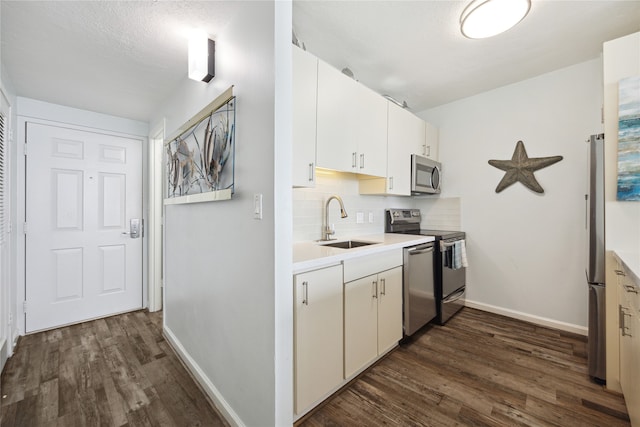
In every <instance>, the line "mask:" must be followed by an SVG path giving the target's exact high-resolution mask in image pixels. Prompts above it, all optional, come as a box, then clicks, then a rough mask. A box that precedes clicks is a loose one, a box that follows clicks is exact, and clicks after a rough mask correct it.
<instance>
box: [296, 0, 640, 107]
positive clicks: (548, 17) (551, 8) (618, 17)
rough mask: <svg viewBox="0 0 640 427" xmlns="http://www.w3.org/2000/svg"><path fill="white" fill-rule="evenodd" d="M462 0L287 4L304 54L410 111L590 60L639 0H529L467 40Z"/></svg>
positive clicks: (623, 29) (639, 9) (633, 26)
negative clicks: (345, 71) (496, 31)
mask: <svg viewBox="0 0 640 427" xmlns="http://www.w3.org/2000/svg"><path fill="white" fill-rule="evenodd" d="M468 3H469V0H465V1H435V0H434V1H295V2H294V3H293V24H294V31H295V32H296V36H297V37H298V39H299V40H300V41H302V42H304V44H305V46H306V48H307V50H308V51H310V52H312V53H314V54H315V55H316V56H318V57H319V58H321V59H323V60H325V61H326V62H328V63H330V64H331V65H333V66H335V67H336V68H338V69H342V68H344V67H349V68H350V69H351V71H352V72H353V73H354V75H355V78H356V79H358V80H360V81H361V82H362V83H364V84H365V85H366V86H368V87H370V88H372V89H374V90H375V91H376V92H379V93H381V94H389V95H392V96H393V97H395V98H396V99H399V100H406V101H407V103H408V104H409V107H410V109H412V110H413V111H422V110H424V109H427V108H430V107H434V106H437V105H442V104H445V103H448V102H451V101H453V100H456V99H460V98H464V97H467V96H470V95H474V94H477V93H480V92H484V91H487V90H490V89H494V88H497V87H500V86H503V85H506V84H510V83H514V82H517V81H521V80H524V79H527V78H530V77H533V76H537V75H540V74H543V73H546V72H549V71H553V70H557V69H560V68H563V67H566V66H569V65H573V64H576V63H579V62H583V61H586V60H589V59H594V58H598V56H599V55H600V53H601V52H602V43H603V42H605V41H608V40H613V39H615V38H618V37H621V36H624V35H627V34H630V33H633V32H636V31H639V30H640V1H628V0H626V1H614V0H600V1H579V0H572V1H559V0H553V1H552V0H532V6H531V10H530V12H529V14H528V15H527V17H526V18H525V19H524V20H523V21H522V22H521V23H520V24H519V25H517V26H516V27H514V28H512V29H511V30H509V31H507V32H505V33H503V34H501V35H498V36H496V37H493V38H489V39H484V40H470V39H467V38H465V37H464V36H462V34H461V33H460V31H459V27H458V22H459V18H460V14H461V13H462V11H463V9H464V8H465V6H466V5H467V4H468Z"/></svg>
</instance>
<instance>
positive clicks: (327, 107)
mask: <svg viewBox="0 0 640 427" xmlns="http://www.w3.org/2000/svg"><path fill="white" fill-rule="evenodd" d="M356 85H357V82H356V81H354V80H353V79H351V78H349V77H347V76H345V75H344V74H342V73H341V72H340V71H338V70H336V69H335V68H333V67H331V66H330V65H328V64H326V63H325V62H323V61H320V60H319V61H318V121H317V126H318V127H317V140H316V141H317V147H316V161H317V166H318V167H321V168H327V169H334V170H338V171H343V172H355V171H356V170H357V151H358V149H357V139H356V132H355V129H356V126H355V118H356V116H355V107H354V104H355V91H356Z"/></svg>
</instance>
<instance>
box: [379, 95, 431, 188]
mask: <svg viewBox="0 0 640 427" xmlns="http://www.w3.org/2000/svg"><path fill="white" fill-rule="evenodd" d="M424 144H425V122H424V121H423V120H421V119H420V118H419V117H416V116H414V115H413V114H411V112H409V111H407V110H405V109H403V108H400V107H399V106H397V105H396V104H394V103H392V102H389V127H388V140H387V193H388V194H397V195H401V196H410V195H411V155H412V154H421V153H422V152H423V150H424Z"/></svg>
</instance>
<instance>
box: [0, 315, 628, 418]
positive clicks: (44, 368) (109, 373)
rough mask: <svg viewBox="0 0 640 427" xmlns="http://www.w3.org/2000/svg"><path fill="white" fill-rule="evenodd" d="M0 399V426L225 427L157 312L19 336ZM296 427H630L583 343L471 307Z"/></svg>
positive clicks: (619, 399) (414, 341)
mask: <svg viewBox="0 0 640 427" xmlns="http://www.w3.org/2000/svg"><path fill="white" fill-rule="evenodd" d="M2 394H3V399H2V405H1V406H0V408H1V414H0V423H1V424H2V425H3V426H29V427H37V426H61V427H62V426H64V427H68V426H83V427H84V426H94V425H95V426H98V425H100V426H222V425H227V424H226V423H225V422H224V421H223V420H222V417H221V416H220V415H219V414H218V413H217V412H216V410H215V409H213V408H212V407H211V406H210V404H209V402H208V400H207V399H206V397H205V396H204V394H203V393H202V392H201V391H200V389H198V387H197V386H196V384H195V383H194V382H193V380H192V379H191V378H190V377H189V375H188V374H187V372H186V370H185V369H184V367H183V366H182V365H181V363H180V361H179V360H178V359H177V357H176V356H175V354H174V353H173V351H172V350H171V349H170V348H169V346H168V344H167V343H166V342H165V340H164V339H163V338H162V313H161V312H158V313H148V312H146V311H138V312H134V313H128V314H123V315H119V316H114V317H110V318H106V319H101V320H96V321H92V322H87V323H83V324H80V325H75V326H69V327H65V328H61V329H56V330H53V331H48V332H42V333H39V334H34V335H28V336H25V337H22V338H21V339H20V342H19V344H18V348H17V350H16V353H15V354H14V356H13V357H12V358H11V359H9V361H8V362H7V365H6V367H5V370H4V372H3V373H2ZM4 396H6V397H4ZM297 424H298V425H301V426H305V427H314V426H377V425H385V426H454V425H456V426H548V425H549V426H562V427H569V426H606V427H615V426H629V425H630V424H629V421H628V417H627V413H626V408H625V406H624V400H623V398H622V397H621V396H618V395H615V394H611V393H608V392H605V391H604V390H603V389H602V387H600V386H598V385H596V384H594V383H592V382H590V381H589V379H588V377H587V372H586V341H585V338H584V337H581V336H576V335H573V334H568V333H562V332H559V331H555V330H551V329H547V328H542V327H537V326H535V325H531V324H529V323H525V322H520V321H518V320H513V319H509V318H506V317H502V316H497V315H493V314H490V313H485V312H481V311H477V310H473V309H469V308H465V309H464V310H463V311H462V312H460V313H459V314H458V315H457V316H455V317H454V318H453V319H451V320H450V321H449V322H448V323H447V325H445V326H428V327H427V328H424V329H423V330H422V331H420V332H419V333H418V334H417V335H415V336H414V337H412V338H411V339H410V340H408V341H407V342H406V343H403V344H402V346H401V347H400V348H398V349H397V350H395V351H393V352H392V353H391V354H390V355H388V356H387V357H386V358H384V359H383V360H381V361H380V362H379V363H378V364H376V365H375V366H373V367H372V368H371V369H369V370H368V371H366V372H365V373H364V374H362V375H361V376H360V377H359V378H358V379H356V380H355V381H353V382H352V383H351V384H350V385H349V386H347V387H346V388H344V389H343V390H342V391H341V392H340V393H338V394H337V395H335V396H334V397H333V398H332V399H330V400H328V401H327V403H326V404H324V405H323V406H322V407H320V408H319V409H318V410H317V411H315V412H314V413H312V414H311V415H310V416H308V417H306V418H305V419H303V420H301V421H300V422H298V423H297Z"/></svg>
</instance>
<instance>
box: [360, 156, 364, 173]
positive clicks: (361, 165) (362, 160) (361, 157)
mask: <svg viewBox="0 0 640 427" xmlns="http://www.w3.org/2000/svg"><path fill="white" fill-rule="evenodd" d="M363 168H364V153H362V154H360V169H363Z"/></svg>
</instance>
